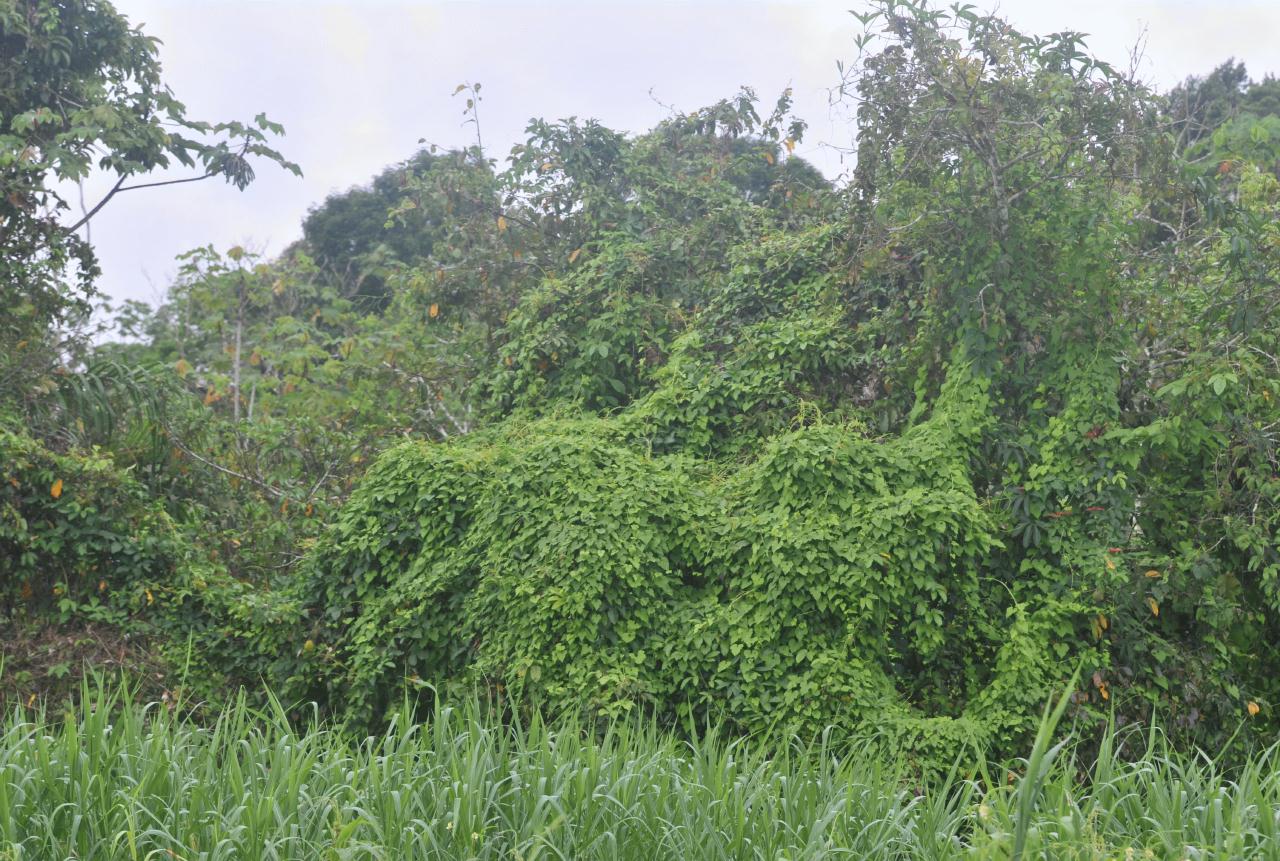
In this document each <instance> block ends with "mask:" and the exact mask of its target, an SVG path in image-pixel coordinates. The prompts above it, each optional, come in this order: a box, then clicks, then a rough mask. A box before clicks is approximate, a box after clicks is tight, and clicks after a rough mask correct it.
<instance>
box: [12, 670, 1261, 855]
mask: <svg viewBox="0 0 1280 861" xmlns="http://www.w3.org/2000/svg"><path fill="white" fill-rule="evenodd" d="M1049 717H1052V716H1051V715H1050V716H1049ZM1046 727H1047V728H1048V731H1047V732H1043V733H1042V734H1041V736H1042V737H1040V738H1038V739H1037V744H1036V747H1035V750H1034V751H1033V753H1032V755H1031V756H1029V757H1028V760H1026V761H1020V762H1016V763H1010V764H1002V765H1000V766H998V767H997V766H995V765H989V764H985V763H984V764H981V765H977V764H975V766H974V767H973V768H972V769H970V770H968V771H966V770H965V769H964V768H963V767H958V768H956V769H954V770H953V771H952V776H951V777H950V778H947V779H943V780H940V781H939V782H938V783H937V785H935V786H933V787H932V788H930V789H929V790H928V791H921V790H919V789H918V788H916V787H915V783H914V781H913V780H912V779H911V778H910V775H909V773H908V772H907V770H906V769H905V768H904V767H902V766H901V765H900V764H899V763H898V762H896V761H895V760H894V759H893V758H891V757H887V756H886V755H884V753H883V752H882V751H881V750H880V749H879V747H878V746H877V745H876V744H874V743H871V742H867V743H860V744H856V745H852V746H847V747H837V746H835V745H834V744H832V743H830V742H828V741H823V740H819V741H817V742H814V743H801V742H794V743H792V744H790V745H787V746H784V747H783V748H782V749H781V750H775V751H774V752H773V753H772V754H770V753H768V752H766V750H765V749H764V748H763V747H761V746H758V745H753V744H751V743H750V742H747V741H742V740H732V739H726V738H721V737H718V736H717V735H716V734H715V733H712V734H710V735H708V736H706V737H704V738H702V739H701V740H699V741H697V742H693V743H690V742H686V741H683V740H681V739H680V738H679V737H677V736H674V735H671V734H668V733H665V732H663V731H661V730H658V729H655V728H653V727H651V726H645V725H641V724H638V723H636V722H619V723H617V724H614V725H613V726H612V727H610V728H608V729H607V730H605V731H604V732H603V734H601V735H594V734H588V733H584V732H582V731H581V730H580V728H579V727H577V726H575V725H573V724H571V723H560V724H557V725H554V726H547V725H544V724H541V723H534V724H532V725H530V726H528V727H525V728H519V729H517V728H512V727H509V726H503V725H501V724H499V723H497V722H495V721H492V720H489V719H487V718H486V717H485V715H484V713H483V712H482V710H481V709H480V708H478V707H477V706H475V705H474V704H463V705H462V706H460V707H457V708H444V709H441V710H440V711H439V712H438V713H437V714H436V715H435V716H434V718H433V719H432V720H431V721H429V722H427V723H422V724H416V725H415V724H412V723H410V722H409V721H407V720H405V718H404V716H401V717H400V718H398V719H396V720H395V721H393V722H392V725H391V726H390V728H389V729H388V730H387V731H386V733H385V734H383V735H380V736H377V737H374V738H367V739H364V740H353V739H350V738H347V737H345V736H344V735H343V734H341V733H340V732H338V731H336V730H334V729H332V728H327V727H325V726H322V725H312V726H311V727H309V728H306V729H303V730H299V729H298V728H297V727H295V726H292V725H291V724H290V722H289V721H288V720H287V719H286V718H285V716H284V714H283V712H282V711H281V710H280V709H278V708H276V709H272V710H269V711H267V712H265V713H264V712H261V711H258V710H255V709H252V708H250V707H249V706H247V705H246V704H245V703H244V702H243V701H240V702H239V703H238V704H236V705H233V706H231V707H228V708H227V709H225V710H224V711H223V712H222V713H221V714H220V715H219V716H218V717H217V718H216V719H213V720H210V721H207V722H205V723H203V724H197V723H194V722H192V721H190V720H187V719H185V718H182V717H178V716H176V715H175V714H174V713H172V712H170V711H169V710H167V709H166V708H164V707H162V706H159V705H154V704H153V705H150V706H147V707H139V706H135V705H133V704H130V703H129V702H128V701H127V696H126V697H125V698H124V699H123V700H122V698H121V695H119V694H116V693H110V692H107V691H104V690H102V689H99V690H97V691H93V692H87V696H85V697H84V698H83V700H82V705H81V706H80V707H79V709H78V710H77V711H75V712H68V713H66V714H64V715H62V716H60V717H56V718H53V717H49V716H46V715H44V714H41V713H35V714H31V713H26V712H24V711H23V710H21V709H16V710H15V711H13V712H12V713H10V715H9V716H8V717H7V718H6V719H5V720H4V721H3V724H2V725H0V858H4V859H41V861H45V859H64V858H76V859H112V861H115V859H173V858H179V859H197V858H201V859H236V861H242V859H416V858H423V859H426V858H477V859H488V858H492V859H536V858H540V859H565V858H584V859H612V858H620V859H622V858H626V859H631V858H634V859H658V858H671V859H704V858H705V859H719V858H726V859H728V858H732V859H739V858H761V859H783V858H787V859H798V858H857V859H878V858H929V859H933V858H1013V857H1021V858H1082V859H1083V858H1090V859H1091V858H1118V859H1130V858H1134V859H1138V858H1170V859H1183V858H1187V859H1195V858H1232V859H1235V858H1277V857H1280V826H1278V824H1277V816H1280V770H1277V769H1276V768H1275V767H1274V765H1275V763H1274V758H1275V752H1274V750H1268V751H1265V752H1261V753H1259V754H1258V755H1255V756H1253V757H1251V758H1249V759H1248V760H1247V762H1246V763H1245V764H1244V765H1242V766H1240V767H1238V768H1236V769H1234V770H1233V771H1231V772H1230V773H1225V772H1224V771H1223V770H1222V769H1221V768H1220V767H1219V766H1218V765H1217V764H1216V763H1215V761H1214V760H1213V759H1212V758H1210V757H1207V756H1203V755H1187V756H1183V755H1178V754H1175V753H1173V752H1171V751H1169V750H1167V749H1165V748H1164V746H1163V745H1161V744H1160V742H1159V738H1158V736H1154V735H1153V736H1151V737H1143V738H1141V739H1137V738H1133V737H1132V734H1130V735H1128V736H1126V735H1125V734H1115V733H1113V734H1110V735H1108V736H1107V737H1106V738H1104V739H1103V740H1102V745H1101V755H1100V756H1099V758H1098V761H1097V762H1096V763H1095V764H1093V765H1092V766H1091V767H1090V768H1088V769H1083V770H1082V767H1081V763H1080V762H1078V761H1076V760H1075V758H1074V757H1073V754H1072V749H1071V747H1070V746H1062V745H1057V746H1053V747H1050V746H1049V741H1050V739H1049V736H1051V735H1052V732H1051V730H1052V726H1051V721H1049V720H1048V719H1047V720H1046ZM1126 740H1133V741H1141V742H1142V744H1141V747H1142V748H1143V749H1144V750H1145V751H1146V752H1145V753H1143V754H1141V755H1135V756H1132V757H1126V756H1122V755H1121V754H1120V752H1119V749H1120V748H1121V747H1122V746H1123V745H1124V743H1125V742H1126ZM1010 771H1012V772H1017V773H1022V774H1029V775H1032V779H1030V780H1028V779H1018V780H1014V781H1012V782H1010V781H1009V780H1008V779H1007V778H1006V775H1007V774H1009V773H1010ZM1015 852H1020V853H1021V854H1020V855H1015Z"/></svg>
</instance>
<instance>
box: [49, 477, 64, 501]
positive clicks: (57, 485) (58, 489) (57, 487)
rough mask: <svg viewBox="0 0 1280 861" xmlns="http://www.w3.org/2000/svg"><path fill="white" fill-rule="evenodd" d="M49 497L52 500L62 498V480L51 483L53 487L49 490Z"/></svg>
mask: <svg viewBox="0 0 1280 861" xmlns="http://www.w3.org/2000/svg"><path fill="white" fill-rule="evenodd" d="M49 495H50V496H52V497H53V498H54V499H57V498H58V497H59V496H62V479H58V480H57V481H55V482H54V483H53V486H52V487H50V488H49Z"/></svg>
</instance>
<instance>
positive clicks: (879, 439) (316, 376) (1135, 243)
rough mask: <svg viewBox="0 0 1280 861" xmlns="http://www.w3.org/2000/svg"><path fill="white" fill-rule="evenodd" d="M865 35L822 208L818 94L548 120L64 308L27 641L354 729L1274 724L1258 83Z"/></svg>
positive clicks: (1268, 273) (1271, 463)
mask: <svg viewBox="0 0 1280 861" xmlns="http://www.w3.org/2000/svg"><path fill="white" fill-rule="evenodd" d="M35 5H39V4H35ZM33 8H34V7H33ZM865 23H866V25H867V28H868V30H867V35H866V36H865V37H863V38H862V39H860V41H859V50H860V52H861V53H860V56H859V59H858V63H857V64H856V66H850V67H848V68H845V69H844V73H845V80H844V83H843V86H842V87H841V91H842V92H843V93H844V95H845V97H846V98H848V99H850V100H852V101H853V102H854V103H855V104H856V105H857V108H858V110H857V122H856V129H855V130H854V147H855V149H856V167H855V168H854V169H853V171H852V174H851V175H850V176H849V177H848V178H847V181H846V182H843V183H841V184H839V185H835V186H833V185H832V184H830V183H828V182H827V181H826V180H825V179H823V178H822V177H821V176H820V175H819V174H818V173H817V172H816V171H815V170H814V169H813V168H812V167H811V166H809V165H807V164H806V163H805V162H804V161H803V160H802V159H800V158H798V157H796V156H795V155H794V154H793V150H794V148H795V145H796V142H797V141H798V140H800V139H801V137H802V136H803V134H804V131H805V128H804V124H803V122H801V121H799V120H797V119H795V118H793V117H792V116H791V114H790V107H791V106H790V98H789V95H788V94H783V96H782V97H781V98H780V99H779V100H778V102H777V104H776V106H775V108H774V109H773V110H772V111H771V112H769V113H767V114H762V113H761V112H760V111H759V109H758V105H759V103H758V101H757V100H756V98H755V95H754V94H753V93H751V92H750V91H743V92H742V93H741V94H740V95H739V96H738V97H736V98H734V99H730V100H726V101H724V102H720V103H718V104H716V105H713V106H711V107H709V108H705V109H703V110H700V111H695V112H693V113H690V114H678V115H673V116H672V117H670V118H669V119H668V120H666V121H664V122H663V123H661V124H660V125H659V126H657V127H656V128H654V129H653V130H651V131H649V132H647V133H644V134H641V135H636V136H629V135H625V134H621V133H618V132H615V131H612V130H609V129H607V128H604V127H602V126H601V125H600V124H598V123H596V122H594V121H580V120H577V119H569V120H563V121H559V122H547V121H541V120H537V121H533V122H531V123H530V125H529V127H528V132H527V133H528V137H527V139H526V141H525V142H524V143H522V144H520V145H518V146H516V147H515V148H514V149H513V150H512V152H511V153H510V156H509V158H508V160H507V162H506V165H505V167H503V168H501V169H500V168H499V166H498V164H497V163H496V161H494V160H493V159H491V158H489V156H488V154H486V153H485V152H484V151H483V150H481V149H480V147H479V146H478V145H477V146H475V147H469V148H465V149H460V150H456V151H451V152H442V151H432V150H427V151H424V152H421V153H418V154H417V155H415V156H414V157H412V158H410V159H409V160H407V161H406V162H404V163H402V164H400V165H396V166H394V167H392V168H389V169H388V170H387V171H386V172H384V173H383V174H382V175H380V176H379V177H378V178H376V179H375V180H374V182H373V183H372V185H370V186H369V187H367V188H356V189H353V190H351V191H349V192H347V193H344V194H341V195H335V196H334V197H332V198H330V199H329V200H328V201H326V202H325V203H324V204H323V205H321V206H319V207H317V208H316V209H315V210H313V211H312V213H310V215H309V216H308V219H307V222H306V225H305V229H304V239H303V240H302V241H301V242H299V243H298V244H297V245H296V246H295V247H294V248H291V249H290V250H289V251H288V252H287V253H286V254H285V255H283V256H282V257H281V258H280V259H278V260H275V261H263V260H260V259H257V258H256V257H255V256H254V255H252V254H250V253H248V252H246V251H245V250H244V249H240V248H233V249H229V250H227V251H226V252H224V253H220V252H218V251H217V250H216V249H213V248H202V249H197V250H195V251H193V252H191V253H190V254H188V255H186V256H185V258H184V268H183V270H182V273H181V275H180V277H179V280H178V282H177V283H176V284H175V285H173V287H172V289H171V291H170V293H169V296H168V298H167V300H166V302H165V303H164V304H163V305H162V306H161V307H159V308H156V309H147V308H140V307H132V308H130V309H127V313H125V314H122V315H121V316H120V317H119V318H118V322H119V325H120V326H121V329H122V331H124V332H125V333H126V334H128V335H131V336H132V337H131V338H130V339H126V340H125V342H123V343H115V344H102V345H98V346H96V347H93V348H92V349H89V345H88V344H87V342H79V345H78V346H77V347H76V348H75V349H74V350H71V349H68V350H64V351H63V352H61V353H59V352H58V351H57V349H56V348H55V347H54V346H53V345H54V344H56V343H57V339H58V337H59V336H60V335H59V333H60V332H61V331H62V330H61V329H59V328H58V327H59V326H60V325H62V322H64V321H63V318H62V317H60V316H59V315H58V314H56V313H53V312H49V311H47V312H45V317H44V318H42V320H41V321H40V325H39V326H37V327H36V328H37V329H41V331H46V333H47V336H46V337H44V339H43V340H42V341H41V344H42V346H41V351H42V352H41V353H40V355H42V356H43V357H44V359H43V360H42V361H44V363H45V364H44V365H41V364H40V363H39V362H31V363H25V364H22V365H20V366H19V365H18V364H12V365H11V366H10V365H5V366H3V367H0V373H8V371H6V368H10V367H12V368H13V369H15V370H13V371H12V375H11V377H9V378H8V379H12V380H13V383H12V384H7V385H9V388H10V391H8V392H6V393H5V395H6V397H5V398H4V401H3V404H4V405H3V410H4V411H5V412H4V413H3V415H7V416H9V417H10V419H11V420H10V421H8V423H7V424H5V425H4V427H6V428H8V430H6V431H5V432H4V433H5V435H4V436H3V437H0V445H3V446H4V447H5V449H4V451H5V452H6V457H5V460H4V462H3V463H0V470H2V471H3V474H2V475H0V478H3V479H4V480H6V481H8V482H9V484H8V485H7V486H0V504H2V505H3V506H4V507H3V508H2V509H0V542H4V545H3V546H4V548H5V549H6V551H7V552H6V556H7V558H8V559H12V560H17V561H15V562H6V563H5V565H6V566H7V567H6V568H5V571H4V580H3V582H2V583H0V587H2V590H0V595H3V596H4V598H5V600H6V601H7V602H8V613H9V616H10V618H11V619H31V618H37V617H40V616H41V614H45V615H46V616H47V614H48V613H49V612H50V611H51V608H52V607H57V608H58V611H59V612H60V613H62V614H63V617H64V618H68V619H71V618H86V617H88V618H103V619H107V620H109V621H111V622H112V623H113V624H116V625H118V626H119V627H120V628H121V630H127V631H145V632H146V633H148V635H150V636H152V637H154V638H155V640H156V642H157V643H158V644H160V648H161V649H162V650H165V651H166V652H167V653H170V654H175V655H181V656H182V657H181V660H183V661H184V662H194V665H195V666H196V667H197V668H198V671H196V672H193V673H191V674H190V676H191V677H193V678H196V679H201V680H203V682H204V684H205V685H206V688H207V691H208V692H210V693H212V692H215V691H216V690H217V689H218V688H219V687H221V686H222V685H223V684H224V683H225V682H228V681H232V682H234V681H249V682H257V681H259V680H260V679H262V678H266V679H268V680H269V681H271V682H272V683H273V684H274V685H276V686H277V687H278V688H279V689H282V690H283V691H285V692H286V694H287V696H289V697H290V698H298V699H303V698H306V699H314V700H315V701H317V702H318V703H320V705H321V707H322V708H324V709H326V710H329V711H331V712H332V713H334V714H335V715H337V716H340V717H342V718H346V719H350V720H352V721H354V722H356V723H358V724H363V725H369V724H376V723H377V722H378V721H380V720H382V719H384V718H385V717H386V715H387V713H388V710H389V709H394V708H396V707H397V704H398V703H399V702H400V701H401V697H402V691H403V690H404V689H405V686H406V685H408V686H409V687H410V688H411V689H412V690H414V691H418V692H420V693H418V694H415V696H421V697H422V698H423V699H424V700H425V699H427V698H428V697H430V696H434V694H432V693H431V691H433V690H445V691H449V690H453V689H457V688H465V689H475V688H480V689H482V690H484V691H485V692H486V694H487V695H488V696H490V697H493V698H494V699H496V700H499V701H505V698H506V697H508V696H509V695H512V694H514V695H516V696H517V697H518V701H519V702H521V703H524V704H530V706H531V707H532V705H533V704H536V705H537V707H539V708H542V709H546V710H547V711H550V712H570V713H577V712H580V711H583V712H586V713H588V714H591V715H594V716H597V717H610V716H617V715H620V714H623V713H639V714H645V715H649V716H652V717H655V718H656V719H658V720H661V721H663V722H666V723H669V724H673V725H674V724H684V723H686V722H691V723H692V724H693V725H700V724H702V723H703V722H704V721H707V720H722V721H724V722H725V723H726V725H728V726H730V727H732V728H734V729H735V730H746V731H762V732H763V731H786V732H796V733H800V734H801V735H804V736H811V735H815V734H817V733H820V732H822V731H823V730H824V729H826V728H829V727H834V728H836V729H837V730H839V731H840V732H841V733H863V732H867V731H869V730H873V729H874V730H875V731H877V732H881V733H885V734H887V735H888V736H890V737H892V738H894V739H895V740H896V742H897V743H898V744H900V745H901V746H902V747H903V748H904V749H907V750H910V751H911V752H912V753H913V754H914V755H916V756H917V758H918V761H919V760H924V761H930V762H934V763H938V762H947V761H949V759H950V757H951V756H952V755H953V754H954V753H955V752H956V751H957V750H960V749H962V748H965V747H966V746H968V745H970V744H979V745H989V746H993V747H994V748H995V749H997V750H1000V751H1004V752H1011V751H1014V750H1017V749H1019V747H1018V745H1020V744H1022V743H1023V741H1025V736H1026V735H1027V733H1028V732H1029V731H1030V729H1031V728H1032V727H1033V726H1034V722H1035V715H1036V714H1037V713H1038V711H1039V709H1040V706H1041V705H1042V704H1043V702H1044V701H1045V699H1046V698H1047V697H1048V695H1049V693H1050V692H1051V691H1052V690H1054V689H1056V688H1057V687H1058V686H1060V685H1061V684H1062V683H1064V682H1065V681H1066V679H1067V678H1068V677H1070V676H1071V673H1072V671H1073V670H1075V669H1076V668H1077V667H1079V668H1081V669H1083V674H1082V675H1081V676H1080V678H1082V679H1083V680H1084V682H1083V684H1082V685H1081V686H1080V689H1079V690H1076V691H1075V692H1074V695H1073V697H1072V703H1071V708H1072V710H1073V715H1074V716H1075V717H1077V718H1079V719H1081V720H1101V719H1102V718H1103V716H1104V715H1105V714H1106V713H1108V712H1110V711H1112V710H1114V713H1115V714H1116V715H1117V716H1118V718H1119V719H1120V720H1122V721H1133V720H1140V721H1145V720H1147V719H1148V718H1149V717H1150V715H1151V713H1152V711H1153V710H1154V711H1156V712H1158V713H1160V714H1162V715H1163V716H1164V718H1165V720H1166V722H1167V725H1168V726H1169V727H1170V731H1171V732H1172V733H1175V734H1177V735H1179V736H1180V737H1182V740H1197V741H1201V742H1205V741H1209V742H1217V741H1220V740H1221V739H1223V738H1225V737H1227V736H1228V735H1230V734H1232V733H1233V732H1235V730H1236V729H1237V727H1239V726H1240V723H1241V721H1246V720H1248V721H1251V726H1253V727H1256V728H1259V729H1262V730H1267V729H1270V728H1273V723H1272V721H1273V717H1272V711H1271V705H1272V703H1274V702H1277V701H1280V688H1277V685H1280V682H1278V681H1277V679H1280V674H1277V673H1276V672H1275V670H1276V668H1277V667H1278V666H1280V655H1277V654H1276V651H1275V650H1276V643H1278V642H1280V629H1278V627H1277V626H1278V625H1280V550H1278V547H1277V545H1278V539H1277V528H1278V527H1280V459H1278V455H1277V434H1278V433H1280V405H1278V404H1277V400H1278V399H1280V359H1278V358H1277V357H1278V356H1280V330H1278V329H1277V327H1276V326H1275V325H1274V314H1275V312H1276V311H1277V309H1278V307H1280V286H1278V281H1277V277H1278V276H1280V258H1278V256H1277V255H1280V227H1278V226H1277V225H1280V218H1278V217H1277V216H1280V179H1278V177H1280V173H1278V172H1277V161H1276V156H1277V151H1276V149H1275V146H1276V145H1275V143H1274V141H1275V140H1280V138H1275V137H1274V134H1275V131H1276V130H1275V128H1274V126H1275V123H1276V122H1280V119H1278V118H1277V116H1276V115H1275V114H1274V113H1269V111H1273V107H1274V106H1273V105H1272V103H1273V102H1274V91H1275V82H1274V81H1273V80H1270V79H1268V80H1266V81H1263V82H1260V83H1253V82H1250V81H1248V79H1247V77H1246V76H1245V75H1244V72H1243V69H1242V68H1237V67H1236V66H1234V65H1232V64H1227V65H1226V66H1224V67H1222V68H1221V69H1219V70H1218V71H1216V72H1215V73H1214V74H1213V75H1211V76H1210V77H1208V78H1205V79H1192V80H1190V81H1188V82H1187V84H1185V85H1184V86H1183V87H1181V88H1179V89H1178V90H1177V91H1175V93H1173V94H1172V95H1171V96H1170V97H1162V96H1160V95H1158V94H1154V93H1151V92H1148V91H1147V90H1145V89H1144V88H1142V87H1141V86H1139V85H1137V84H1136V83H1135V82H1133V81H1132V80H1130V79H1128V78H1127V77H1125V76H1124V75H1121V74H1118V73H1117V72H1116V71H1114V70H1113V69H1111V68H1110V67H1109V66H1107V65H1106V64H1105V63H1102V62H1100V61H1098V60H1095V59H1093V58H1091V57H1090V56H1088V55H1087V54H1086V53H1085V51H1084V49H1083V46H1082V42H1081V39H1080V37H1079V36H1078V35H1076V34H1071V33H1063V34H1055V35H1053V36H1050V37H1045V38H1036V37H1029V36H1024V35H1022V34H1019V33H1017V32H1016V31H1014V30H1013V29H1012V28H1010V27H1008V26H1007V25H1006V24H1004V23H1003V22H1001V21H999V20H997V19H995V18H990V17H985V16H981V15H978V14H976V13H974V12H972V11H971V10H968V9H965V8H960V9H954V10H951V11H949V12H945V13H944V12H937V11H932V10H930V9H928V8H925V7H917V6H914V5H909V4H902V3H886V4H884V5H882V6H880V7H878V11H875V12H873V13H870V14H869V15H868V16H866V18H865ZM842 68H843V67H842ZM458 95H459V96H460V97H462V98H463V99H465V100H466V101H465V104H466V106H467V107H466V111H467V113H468V115H469V117H470V119H471V120H474V121H477V122H478V117H477V115H476V105H477V104H478V101H479V99H480V98H481V90H480V87H479V86H478V85H465V86H463V87H460V88H459V92H458ZM265 127H266V128H270V126H269V125H265ZM234 131H235V132H236V133H243V132H244V129H243V128H242V127H236V128H235V130H234ZM246 145H248V146H250V149H252V148H253V147H260V141H259V138H258V137H251V138H249V139H247V141H246ZM253 151H254V152H258V151H259V150H253ZM218 152H221V150H218ZM261 152H262V153H263V154H266V155H268V156H271V155H273V154H272V153H270V152H269V151H265V150H262V151H261ZM146 164H147V163H143V164H142V165H141V167H145V166H146ZM141 167H139V169H141ZM130 169H131V170H132V169H133V168H130ZM379 213H381V214H379ZM41 272H43V270H41ZM37 274H38V277H40V278H44V277H45V275H44V274H39V273H37ZM46 274H47V273H46ZM44 283H45V282H43V281H42V282H41V284H44ZM40 289H45V288H43V287H42V288H40ZM6 319H7V318H6ZM23 326H26V328H22V327H20V326H16V325H15V327H14V328H12V331H13V332H14V333H20V334H21V333H29V332H30V331H31V330H32V328H31V326H30V325H27V324H25V323H24V324H23ZM41 327H43V328H41ZM5 331H6V332H7V331H9V330H5ZM5 337H8V336H7V335H6V336H5ZM13 337H14V338H17V337H18V335H17V334H15V335H14V336H13ZM28 342H29V339H25V338H24V339H23V340H18V341H14V343H13V352H12V353H11V355H14V356H17V355H20V354H19V353H18V352H17V351H18V349H19V348H18V345H19V344H22V345H24V346H23V347H22V349H27V346H26V345H27V344H28ZM55 357H56V358H60V359H61V360H62V361H63V362H64V363H65V365H64V366H63V367H54V365H55V364H56V362H55V361H54V358H55ZM23 425H25V428H24V429H19V428H20V427H22V426H23ZM58 481H61V484H55V483H56V482H58ZM55 486H56V487H58V492H57V493H54V492H52V489H53V488H54V487H55ZM66 547H73V548H74V552H73V553H71V554H67V553H64V552H63V548H66ZM126 547H127V548H129V549H128V550H127V551H126V550H125V549H123V548H126ZM99 581H101V582H99ZM55 599H56V600H55ZM424 685H425V686H424Z"/></svg>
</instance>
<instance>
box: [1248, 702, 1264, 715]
mask: <svg viewBox="0 0 1280 861" xmlns="http://www.w3.org/2000/svg"><path fill="white" fill-rule="evenodd" d="M1245 709H1246V710H1247V711H1248V712H1249V717H1253V716H1254V715H1256V714H1257V713H1258V712H1259V711H1261V709H1260V708H1258V704H1257V703H1255V702H1254V701H1253V700H1249V704H1248V705H1247V706H1245Z"/></svg>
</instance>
